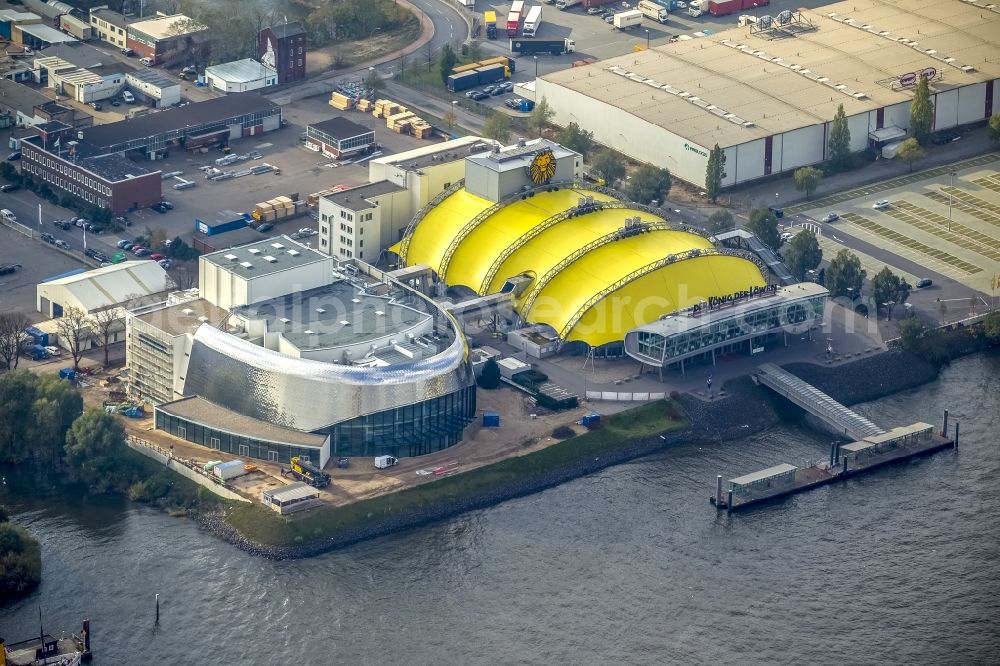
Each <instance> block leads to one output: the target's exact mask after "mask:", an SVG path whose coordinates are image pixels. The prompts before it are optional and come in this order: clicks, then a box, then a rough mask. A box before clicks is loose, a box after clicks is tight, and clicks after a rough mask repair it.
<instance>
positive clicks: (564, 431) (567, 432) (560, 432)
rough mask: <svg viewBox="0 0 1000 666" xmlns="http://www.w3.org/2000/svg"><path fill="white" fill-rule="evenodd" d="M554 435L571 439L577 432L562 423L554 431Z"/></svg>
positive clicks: (557, 437)
mask: <svg viewBox="0 0 1000 666" xmlns="http://www.w3.org/2000/svg"><path fill="white" fill-rule="evenodd" d="M552 436H553V437H555V438H556V439H569V438H570V437H576V432H575V431H574V430H573V429H572V428H570V427H569V426H564V425H562V426H559V427H558V428H556V429H555V430H553V431H552Z"/></svg>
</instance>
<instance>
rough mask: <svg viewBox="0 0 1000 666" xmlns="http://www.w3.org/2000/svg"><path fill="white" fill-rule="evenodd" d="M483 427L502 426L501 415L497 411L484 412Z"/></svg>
mask: <svg viewBox="0 0 1000 666" xmlns="http://www.w3.org/2000/svg"><path fill="white" fill-rule="evenodd" d="M483 427H484V428H499V427H500V415H499V414H497V413H496V412H486V413H485V414H483Z"/></svg>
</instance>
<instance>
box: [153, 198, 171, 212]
mask: <svg viewBox="0 0 1000 666" xmlns="http://www.w3.org/2000/svg"><path fill="white" fill-rule="evenodd" d="M149 209H150V210H154V211H156V212H157V213H159V214H160V215H164V214H166V212H167V211H168V210H170V209H169V208H167V207H166V206H164V205H163V202H162V201H161V202H159V203H155V204H153V205H152V206H150V207H149Z"/></svg>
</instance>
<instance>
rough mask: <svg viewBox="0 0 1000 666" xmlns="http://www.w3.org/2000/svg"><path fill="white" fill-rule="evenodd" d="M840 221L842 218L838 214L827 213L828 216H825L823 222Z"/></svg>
mask: <svg viewBox="0 0 1000 666" xmlns="http://www.w3.org/2000/svg"><path fill="white" fill-rule="evenodd" d="M839 219H840V216H839V215H837V214H836V213H827V214H826V215H824V216H823V219H822V221H823V222H836V221H837V220H839Z"/></svg>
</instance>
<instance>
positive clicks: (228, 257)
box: [223, 254, 239, 261]
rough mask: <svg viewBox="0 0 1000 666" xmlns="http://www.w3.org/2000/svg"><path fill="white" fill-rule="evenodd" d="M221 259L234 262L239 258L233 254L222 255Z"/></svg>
mask: <svg viewBox="0 0 1000 666" xmlns="http://www.w3.org/2000/svg"><path fill="white" fill-rule="evenodd" d="M223 257H224V258H226V259H228V260H229V261H236V260H237V259H239V257H237V256H236V255H235V254H226V255H223Z"/></svg>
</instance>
